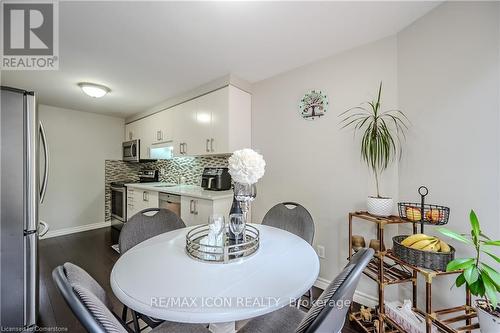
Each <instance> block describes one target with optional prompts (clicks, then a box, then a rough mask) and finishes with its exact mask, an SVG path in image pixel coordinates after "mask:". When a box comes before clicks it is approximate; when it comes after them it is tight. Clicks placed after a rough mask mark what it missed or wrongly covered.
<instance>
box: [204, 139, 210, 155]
mask: <svg viewBox="0 0 500 333" xmlns="http://www.w3.org/2000/svg"><path fill="white" fill-rule="evenodd" d="M209 143H210V139H207V142H206V143H205V150H206V151H207V153H209V152H210V149H208V144H209Z"/></svg>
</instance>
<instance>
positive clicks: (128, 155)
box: [122, 139, 141, 162]
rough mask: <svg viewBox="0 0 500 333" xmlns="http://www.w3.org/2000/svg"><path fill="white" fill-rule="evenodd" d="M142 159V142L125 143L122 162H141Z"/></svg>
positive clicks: (137, 140)
mask: <svg viewBox="0 0 500 333" xmlns="http://www.w3.org/2000/svg"><path fill="white" fill-rule="evenodd" d="M140 158H141V140H139V139H136V140H131V141H125V142H124V143H123V144H122V160H124V161H126V162H139V160H140Z"/></svg>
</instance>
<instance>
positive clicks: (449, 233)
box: [436, 227, 473, 245]
mask: <svg viewBox="0 0 500 333" xmlns="http://www.w3.org/2000/svg"><path fill="white" fill-rule="evenodd" d="M436 230H437V231H439V232H440V233H442V234H443V235H445V236H448V237H450V238H453V239H455V240H457V241H460V242H462V243H465V244H469V245H473V244H472V242H471V241H470V239H468V238H465V237H464V236H462V235H460V234H458V233H456V232H454V231H451V230H450V229H446V228H443V227H439V228H436Z"/></svg>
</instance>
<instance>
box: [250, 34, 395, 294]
mask: <svg viewBox="0 0 500 333" xmlns="http://www.w3.org/2000/svg"><path fill="white" fill-rule="evenodd" d="M396 64H397V62H396V39H395V37H391V38H386V39H384V40H381V41H378V42H375V43H373V44H369V45H366V46H363V47H360V48H356V49H354V50H351V51H348V52H345V53H342V54H339V55H336V56H333V57H330V58H327V59H325V60H323V61H320V62H317V63H314V64H311V65H307V66H304V67H300V68H298V69H295V70H293V71H290V72H286V73H284V74H282V75H279V76H276V77H273V78H270V79H268V80H265V81H261V82H258V83H257V84H255V85H254V86H253V96H252V146H253V148H254V149H256V150H258V151H260V152H261V153H262V154H263V155H264V158H265V159H266V162H267V166H266V174H265V176H264V177H263V178H262V179H261V180H260V181H259V184H258V196H257V199H256V201H255V203H254V204H253V205H252V213H253V221H254V222H259V223H260V222H261V221H262V218H263V216H264V214H265V213H266V212H267V211H268V210H269V209H270V208H271V207H272V206H273V205H274V204H276V203H279V202H283V201H296V202H299V203H301V204H302V205H304V206H305V207H306V208H307V209H308V210H309V211H310V212H311V214H312V216H313V218H314V221H315V225H316V235H315V241H314V242H315V244H321V245H324V246H325V247H326V259H321V273H320V277H322V278H324V279H327V280H331V279H332V278H334V277H335V276H336V274H337V273H338V272H339V271H340V270H341V268H342V267H343V266H344V265H345V264H346V262H347V261H346V258H347V248H348V213H349V212H351V211H355V210H360V209H364V208H365V201H366V197H367V196H369V195H373V194H374V193H375V192H374V191H375V190H374V181H373V178H372V177H371V176H370V175H369V173H368V168H367V167H366V166H365V164H363V163H362V162H361V160H360V153H359V141H358V139H356V140H355V139H353V133H352V131H350V130H340V127H341V126H339V120H340V118H338V115H339V114H340V113H341V112H343V111H345V110H347V109H348V108H350V107H353V106H357V105H359V104H360V103H361V102H364V101H367V100H372V99H373V98H374V97H375V95H376V93H377V89H378V84H379V82H380V81H381V80H382V81H383V82H384V88H383V99H382V103H383V104H382V106H383V107H384V108H388V109H389V108H394V107H396V106H397V91H396V86H397V81H396V79H397V73H396ZM311 89H320V90H322V91H324V92H325V93H326V94H327V95H328V97H329V101H330V109H329V110H328V113H327V115H326V116H325V117H323V118H321V119H319V120H314V121H306V120H304V119H302V118H301V117H300V115H299V112H298V104H299V101H300V99H301V98H302V96H303V95H304V93H306V92H307V91H308V90H311ZM396 172H397V168H395V167H394V168H392V170H390V171H388V172H387V173H386V175H385V177H384V179H385V181H383V182H382V192H383V194H386V195H390V196H393V197H394V198H395V199H396V200H397V194H398V193H397V173H396ZM373 230H374V227H373V225H371V224H366V223H361V224H358V225H357V228H356V229H355V233H357V234H364V235H365V236H367V237H366V238H367V241H369V240H370V238H375V234H374V233H373ZM290 260H293V258H290ZM297 269H300V267H298V268H297ZM373 286H374V285H373V283H371V284H370V285H369V286H367V287H366V288H365V287H362V290H364V291H366V292H369V293H371V294H372V295H375V293H374V291H373V290H374V289H373ZM396 292H397V290H396Z"/></svg>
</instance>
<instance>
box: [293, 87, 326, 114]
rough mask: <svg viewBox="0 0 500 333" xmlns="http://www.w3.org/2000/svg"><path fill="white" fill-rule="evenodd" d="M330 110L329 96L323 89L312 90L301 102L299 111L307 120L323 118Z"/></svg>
mask: <svg viewBox="0 0 500 333" xmlns="http://www.w3.org/2000/svg"><path fill="white" fill-rule="evenodd" d="M327 110H328V97H327V96H326V94H324V93H323V92H321V90H311V91H310V92H308V93H306V94H305V95H304V97H302V99H301V100H300V103H299V113H300V115H301V116H302V118H304V119H306V120H314V119H316V118H321V117H323V116H324V115H325V113H326V111H327Z"/></svg>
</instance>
